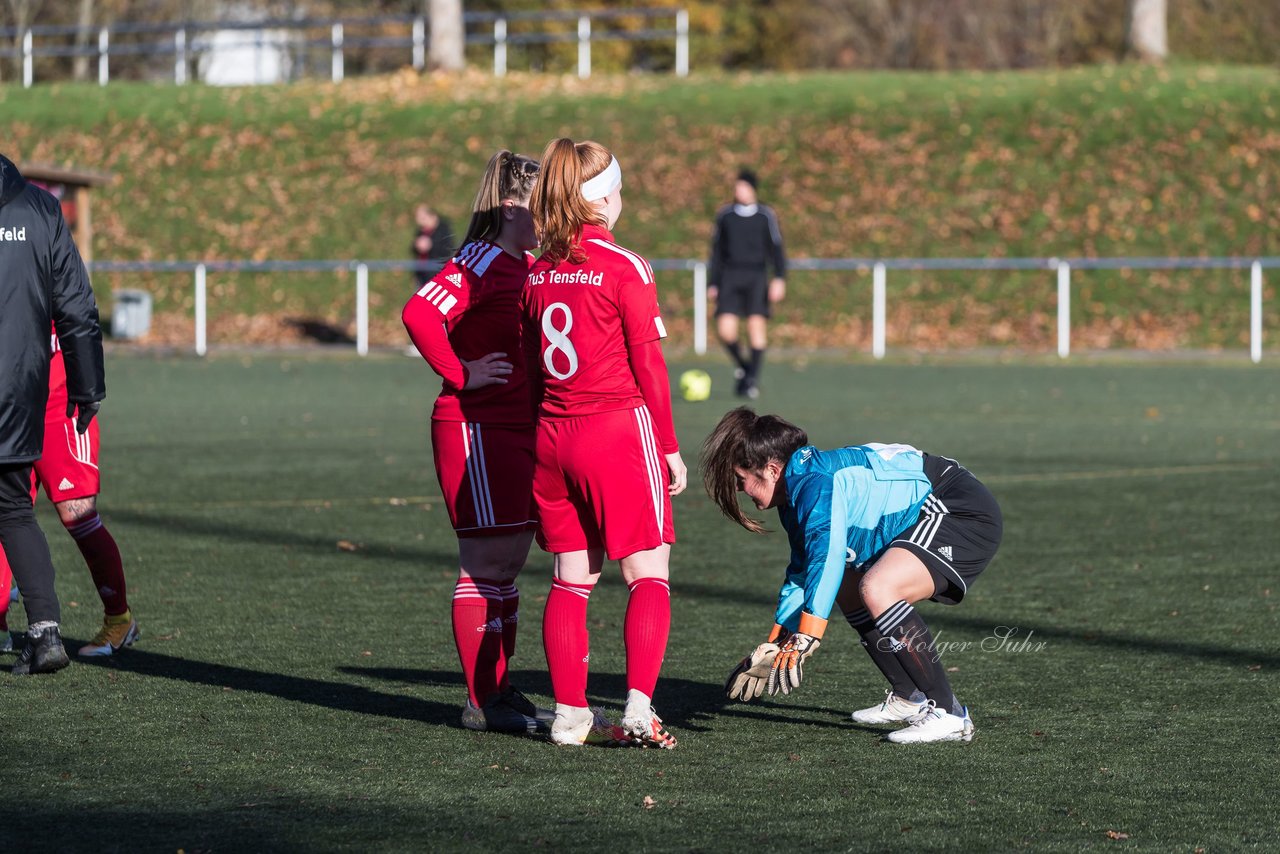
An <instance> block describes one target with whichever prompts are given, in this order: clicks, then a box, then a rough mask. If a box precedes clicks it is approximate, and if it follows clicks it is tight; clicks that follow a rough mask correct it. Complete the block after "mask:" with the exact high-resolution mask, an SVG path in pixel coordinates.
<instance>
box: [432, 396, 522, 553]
mask: <svg viewBox="0 0 1280 854" xmlns="http://www.w3.org/2000/svg"><path fill="white" fill-rule="evenodd" d="M533 443H534V433H533V428H532V427H507V426H502V425H497V424H477V423H475V422H472V421H432V422H431V448H432V452H433V453H434V455H435V461H436V476H437V477H438V478H439V479H440V490H441V492H443V493H444V503H445V506H446V507H448V508H449V521H450V522H452V523H453V530H454V531H455V532H457V534H458V536H459V537H497V536H502V535H504V534H511V533H515V532H516V531H525V530H530V531H531V530H533V529H534V528H536V527H537V526H538V523H537V516H536V514H535V512H534V506H533Z"/></svg>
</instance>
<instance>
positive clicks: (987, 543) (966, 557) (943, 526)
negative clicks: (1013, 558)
mask: <svg viewBox="0 0 1280 854" xmlns="http://www.w3.org/2000/svg"><path fill="white" fill-rule="evenodd" d="M924 472H925V474H926V475H927V476H928V477H929V482H930V483H932V484H933V492H932V493H930V494H929V497H928V498H926V499H925V502H924V506H923V507H922V508H920V518H919V519H917V520H916V523H915V524H914V525H912V526H911V527H910V528H908V529H907V530H905V531H903V532H902V533H901V534H899V535H898V536H897V537H896V538H895V539H894V540H893V542H891V543H890V544H889V548H903V549H907V550H908V551H910V552H911V553H912V554H914V555H915V556H916V557H918V558H920V560H921V561H922V562H923V563H924V565H925V567H927V568H928V570H929V574H930V575H932V576H933V580H934V590H935V592H934V594H933V596H932V597H930V598H932V599H933V601H935V602H941V603H942V604H944V605H955V604H957V603H958V602H959V601H960V600H961V599H963V598H964V597H965V594H966V593H968V592H969V586H970V585H971V584H973V582H974V580H975V579H977V577H978V576H979V575H980V574H981V573H982V571H983V570H984V569H986V568H987V564H989V563H991V558H993V557H995V554H996V549H997V548H999V547H1000V538H1001V536H1002V535H1003V532H1004V522H1003V520H1002V517H1001V515H1000V505H999V504H997V503H996V499H995V496H994V495H992V494H991V490H989V489H987V488H986V487H985V486H984V485H983V484H982V481H980V480H978V479H977V478H976V477H974V476H973V475H972V474H971V473H970V472H969V470H968V469H966V468H965V467H964V466H962V465H960V464H959V463H957V462H956V461H955V460H952V459H948V458H947V457H939V456H935V455H933V454H925V455H924Z"/></svg>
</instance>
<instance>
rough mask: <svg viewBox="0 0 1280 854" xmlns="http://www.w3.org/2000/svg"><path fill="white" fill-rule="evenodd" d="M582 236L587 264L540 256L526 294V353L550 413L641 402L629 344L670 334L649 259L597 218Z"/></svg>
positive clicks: (586, 412) (572, 414) (562, 414)
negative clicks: (624, 244) (550, 260)
mask: <svg viewBox="0 0 1280 854" xmlns="http://www.w3.org/2000/svg"><path fill="white" fill-rule="evenodd" d="M581 244H582V248H583V249H584V250H585V252H586V255H587V258H586V260H585V261H583V262H582V263H581V264H573V263H571V262H569V261H561V262H560V263H559V264H556V265H554V266H553V265H551V264H549V263H547V262H545V261H542V260H539V261H537V262H536V263H535V264H534V265H533V268H532V269H531V270H530V271H529V280H528V285H527V286H526V288H525V292H524V297H523V300H522V306H521V314H522V316H523V322H524V324H525V327H524V329H525V356H526V359H528V360H529V367H530V370H532V369H533V365H534V363H535V361H536V364H537V367H538V368H539V370H540V374H541V383H542V387H543V396H542V408H541V414H542V416H544V417H551V418H568V417H575V416H579V415H589V414H592V413H595V412H610V411H613V410H617V409H627V408H632V407H637V406H640V405H641V404H643V403H644V402H645V400H644V398H643V396H642V395H641V392H640V387H639V385H638V384H637V382H636V377H635V375H634V373H633V372H632V368H631V363H630V360H629V357H628V351H627V348H628V346H629V345H630V346H635V345H639V344H644V343H648V342H653V341H657V340H658V339H661V338H665V337H666V336H667V331H666V329H665V328H664V327H663V325H662V317H661V315H660V313H659V311H658V289H657V286H656V285H655V284H654V281H653V270H652V269H651V268H650V267H649V263H648V262H647V261H645V260H644V258H642V257H640V256H639V255H637V254H636V253H635V252H632V251H631V250H629V249H624V248H622V247H621V246H619V245H618V244H616V243H615V242H614V240H613V235H612V234H610V233H609V231H608V230H607V229H604V228H601V227H599V226H596V225H586V226H584V227H583V229H582V236H581ZM665 379H666V378H665V377H663V381H664V382H665Z"/></svg>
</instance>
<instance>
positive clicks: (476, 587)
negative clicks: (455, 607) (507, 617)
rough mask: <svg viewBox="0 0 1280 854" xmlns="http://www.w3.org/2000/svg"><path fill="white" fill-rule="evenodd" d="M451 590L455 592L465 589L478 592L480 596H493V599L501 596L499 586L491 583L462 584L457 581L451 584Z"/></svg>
mask: <svg viewBox="0 0 1280 854" xmlns="http://www.w3.org/2000/svg"><path fill="white" fill-rule="evenodd" d="M453 591H454V592H455V593H458V592H460V591H465V592H467V593H478V594H480V595H482V596H485V597H489V598H494V599H499V598H501V597H502V591H501V590H500V589H499V588H497V587H494V586H493V585H492V584H464V583H462V582H458V583H457V584H455V585H453Z"/></svg>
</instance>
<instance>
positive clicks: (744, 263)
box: [707, 169, 787, 399]
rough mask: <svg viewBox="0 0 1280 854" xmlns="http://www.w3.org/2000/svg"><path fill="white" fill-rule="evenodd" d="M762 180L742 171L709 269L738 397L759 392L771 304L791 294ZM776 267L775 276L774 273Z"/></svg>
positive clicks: (721, 216) (710, 292) (719, 217)
mask: <svg viewBox="0 0 1280 854" xmlns="http://www.w3.org/2000/svg"><path fill="white" fill-rule="evenodd" d="M758 186H759V181H758V180H757V178H756V174H755V173H754V172H752V171H751V170H750V169H743V170H742V171H741V172H739V173H738V178H737V181H736V182H735V183H734V187H733V203H732V204H728V205H725V206H724V207H722V208H721V209H720V210H719V211H717V212H716V223H715V230H714V231H713V232H712V236H711V261H710V264H709V268H708V271H707V298H708V299H711V300H715V303H716V334H717V335H718V336H719V338H720V343H721V344H723V345H724V348H725V350H727V351H728V353H729V358H730V359H732V360H733V365H734V369H733V375H734V378H735V379H736V380H737V385H736V387H735V389H734V391H735V392H736V394H737V395H738V396H739V397H750V398H753V399H754V398H756V397H759V395H760V390H759V385H758V384H759V381H760V369H761V367H762V365H763V363H764V351H765V348H766V347H767V346H768V344H769V337H768V325H769V315H770V308H771V306H772V305H773V304H774V303H776V302H779V301H781V300H782V298H783V297H784V296H786V293H787V281H786V276H787V255H786V252H785V251H784V250H783V248H782V229H781V228H780V227H779V226H778V215H777V214H775V213H774V212H773V208H771V207H769V206H768V205H762V204H760V201H759V199H758V198H757V196H756V189H757V187H758ZM770 268H772V270H773V277H772V278H770V277H769V270H770ZM741 317H745V318H746V319H747V343H748V344H749V345H750V347H751V355H750V357H747V356H744V355H743V354H742V346H741V344H739V343H738V318H741Z"/></svg>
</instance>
